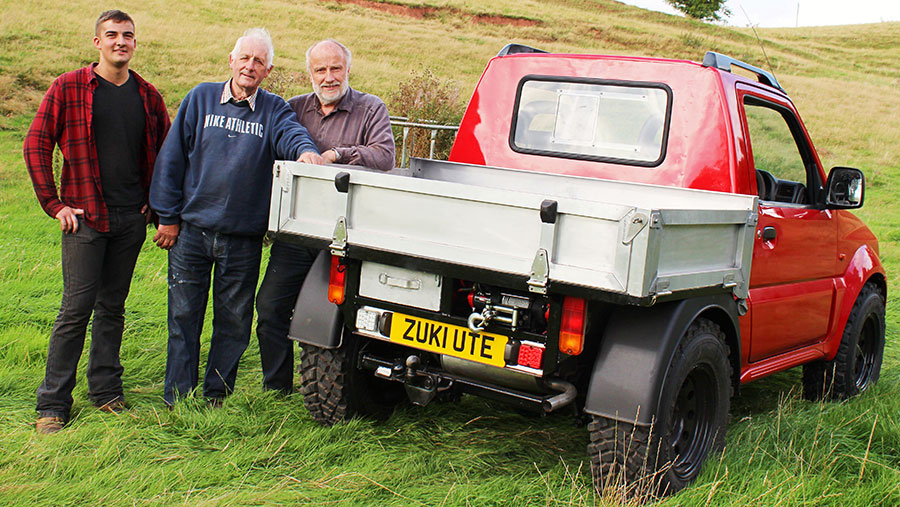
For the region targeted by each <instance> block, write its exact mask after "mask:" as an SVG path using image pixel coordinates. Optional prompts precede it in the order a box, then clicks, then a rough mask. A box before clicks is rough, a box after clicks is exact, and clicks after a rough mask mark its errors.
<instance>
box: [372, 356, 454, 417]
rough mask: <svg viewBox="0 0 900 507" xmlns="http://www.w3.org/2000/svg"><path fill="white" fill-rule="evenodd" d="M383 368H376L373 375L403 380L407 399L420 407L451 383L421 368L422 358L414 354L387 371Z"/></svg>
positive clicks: (451, 382) (447, 387)
mask: <svg viewBox="0 0 900 507" xmlns="http://www.w3.org/2000/svg"><path fill="white" fill-rule="evenodd" d="M385 370H388V368H386V367H383V369H382V368H378V369H377V370H376V371H375V375H377V376H379V377H383V378H386V379H389V380H396V381H398V382H403V387H404V389H406V395H407V396H408V397H409V401H411V402H412V403H413V405H418V406H420V407H424V406H425V405H427V404H428V403H429V402H430V401H431V400H433V399H434V397H435V396H437V393H438V392H440V391H444V390H446V389H449V388H450V387H451V386H452V385H453V381H452V380H450V379H445V378H442V377H441V376H440V375H437V374H434V373H429V372H427V371H425V369H424V368H422V360H421V359H420V358H419V356H416V355H411V356H409V357H407V358H406V361H405V364H404V363H401V362H400V361H397V362H395V363H394V364H393V366H391V368H390V370H389V371H385Z"/></svg>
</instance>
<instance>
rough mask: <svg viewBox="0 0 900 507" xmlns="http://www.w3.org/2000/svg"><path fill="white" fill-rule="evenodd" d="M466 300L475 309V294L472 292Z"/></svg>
mask: <svg viewBox="0 0 900 507" xmlns="http://www.w3.org/2000/svg"><path fill="white" fill-rule="evenodd" d="M466 300H467V301H468V302H469V306H470V307H471V308H475V292H470V293H469V295H468V296H466Z"/></svg>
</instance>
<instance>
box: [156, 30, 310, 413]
mask: <svg viewBox="0 0 900 507" xmlns="http://www.w3.org/2000/svg"><path fill="white" fill-rule="evenodd" d="M273 57H274V49H273V47H272V39H271V37H270V36H269V33H268V32H267V31H266V30H264V29H261V28H253V29H250V30H247V32H246V33H245V34H244V36H243V37H241V38H239V39H238V40H237V42H236V43H235V45H234V49H233V50H232V52H231V54H230V55H229V56H228V65H229V67H230V68H231V79H229V80H228V81H226V82H224V83H221V82H219V83H202V84H200V85H197V86H196V87H195V88H194V89H193V90H191V91H190V92H188V94H187V96H186V97H185V98H184V101H183V102H182V103H181V107H180V108H179V109H178V115H177V116H176V117H175V122H174V123H173V124H172V128H171V130H170V131H169V135H168V136H167V137H166V140H165V142H164V143H163V146H162V149H161V150H160V152H159V155H158V157H157V160H156V166H155V169H154V174H153V182H152V184H151V186H150V206H151V207H152V208H153V210H154V211H156V213H157V214H158V215H159V227H158V230H157V233H156V235H155V236H154V237H153V241H154V242H155V243H156V244H157V245H158V246H159V247H160V248H163V249H166V250H168V251H169V273H168V286H169V315H168V325H169V343H168V356H167V359H166V380H165V394H164V400H165V402H166V404H167V405H169V406H170V407H171V406H172V405H173V404H174V403H175V401H176V399H177V398H179V397H182V396H185V395H187V394H189V393H190V392H191V391H192V390H193V389H195V388H196V387H197V383H198V367H199V362H200V333H201V330H202V328H203V320H204V314H205V311H206V302H207V299H208V296H209V286H210V275H211V274H212V278H213V287H212V289H213V290H212V295H213V323H212V325H213V330H212V338H211V340H210V346H209V355H208V358H207V365H206V374H205V376H204V381H203V395H204V396H205V397H206V398H207V400H208V401H209V403H211V404H213V405H219V404H221V401H222V399H223V398H224V397H225V396H226V395H228V394H229V393H230V392H231V391H233V390H234V383H235V377H236V375H237V368H238V361H239V360H240V358H241V355H242V354H243V353H244V350H245V349H246V348H247V344H248V343H249V341H250V327H251V322H252V318H253V294H254V290H255V289H256V282H257V279H258V277H259V265H260V256H261V252H262V238H263V235H264V234H265V232H266V226H267V223H268V211H269V199H270V194H271V187H272V165H273V163H274V162H275V160H276V159H279V160H299V161H301V162H308V163H315V164H321V163H323V159H322V157H321V156H319V152H318V151H317V149H316V146H315V144H314V143H313V141H312V139H311V138H310V137H309V133H308V132H307V131H306V129H305V128H303V126H302V125H300V123H298V122H297V119H296V114H294V112H293V111H292V110H291V109H290V107H288V105H287V103H285V101H284V99H282V98H281V97H279V96H277V95H274V94H271V93H269V92H267V91H265V90H263V89H261V88H259V85H260V83H262V81H263V79H265V78H266V77H267V76H268V75H269V72H271V70H272V59H273Z"/></svg>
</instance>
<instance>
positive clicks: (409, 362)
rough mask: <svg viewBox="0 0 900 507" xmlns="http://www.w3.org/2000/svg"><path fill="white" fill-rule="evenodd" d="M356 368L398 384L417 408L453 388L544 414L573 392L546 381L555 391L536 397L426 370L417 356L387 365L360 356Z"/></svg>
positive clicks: (568, 400)
mask: <svg viewBox="0 0 900 507" xmlns="http://www.w3.org/2000/svg"><path fill="white" fill-rule="evenodd" d="M360 366H362V367H363V368H367V369H373V370H375V376H376V377H379V378H383V379H385V380H393V381H395V382H402V383H403V387H404V388H405V389H406V395H407V396H408V397H409V401H411V402H412V403H413V404H414V405H418V406H420V407H424V406H425V405H427V404H428V403H430V402H431V400H433V399H434V398H435V396H437V395H438V394H440V393H442V392H444V391H446V390H448V389H450V388H451V387H454V386H456V387H458V388H460V389H462V390H463V391H465V392H471V393H476V394H481V395H484V396H487V397H490V398H495V399H499V400H503V401H512V402H513V403H514V404H517V405H520V406H523V407H540V409H541V410H542V411H543V412H545V413H549V412H554V411H556V410H558V409H560V408H562V407H564V406H567V405H569V404H570V403H572V401H573V400H574V399H575V395H576V393H577V391H576V389H575V386H574V385H572V384H571V383H569V382H566V381H564V380H562V379H558V378H548V379H545V381H544V382H545V385H546V386H547V387H548V388H549V389H550V390H551V391H556V394H546V395H540V394H534V393H526V392H523V391H518V390H516V389H511V388H504V387H502V386H498V385H492V384H489V383H485V382H480V381H477V380H474V379H470V378H463V377H459V376H457V375H453V374H451V373H447V372H439V371H434V370H431V371H429V370H428V368H427V367H426V366H423V365H422V360H421V358H419V356H417V355H410V356H407V358H406V360H405V361H402V360H399V359H398V360H395V361H394V362H393V363H391V362H388V361H386V360H384V359H380V358H377V357H374V356H371V355H369V354H362V355H361V357H360Z"/></svg>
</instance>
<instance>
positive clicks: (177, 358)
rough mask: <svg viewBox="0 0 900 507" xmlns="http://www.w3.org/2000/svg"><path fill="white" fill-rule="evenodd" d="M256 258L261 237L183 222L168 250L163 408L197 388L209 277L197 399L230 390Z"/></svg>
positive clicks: (244, 340)
mask: <svg viewBox="0 0 900 507" xmlns="http://www.w3.org/2000/svg"><path fill="white" fill-rule="evenodd" d="M261 254H262V236H237V235H232V234H223V233H219V232H215V231H212V230H209V229H204V228H202V227H195V226H193V225H191V224H189V223H187V222H183V223H182V224H181V231H180V232H179V234H178V241H177V242H176V243H175V246H173V247H172V249H171V250H169V280H168V281H169V345H168V356H167V358H166V383H165V395H164V399H165V402H166V403H167V404H169V405H172V404H174V403H175V400H176V398H177V397H181V396H184V395H187V394H189V393H190V392H191V391H192V390H194V389H195V388H196V387H197V380H198V379H197V371H198V368H199V366H200V333H201V331H202V330H203V319H204V316H205V314H206V302H207V300H208V298H209V284H210V274H212V279H213V282H212V294H213V322H212V326H213V330H212V337H211V339H210V344H209V355H208V357H207V361H206V375H205V376H204V379H203V395H204V396H206V397H207V398H224V397H225V396H226V395H227V394H229V393H231V392H232V391H233V390H234V382H235V378H236V377H237V368H238V362H239V361H240V359H241V355H242V354H243V353H244V350H245V349H246V348H247V344H248V343H250V326H251V324H252V322H253V292H254V290H255V289H256V282H257V280H258V279H259V262H260V256H261ZM213 270H214V271H213Z"/></svg>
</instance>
